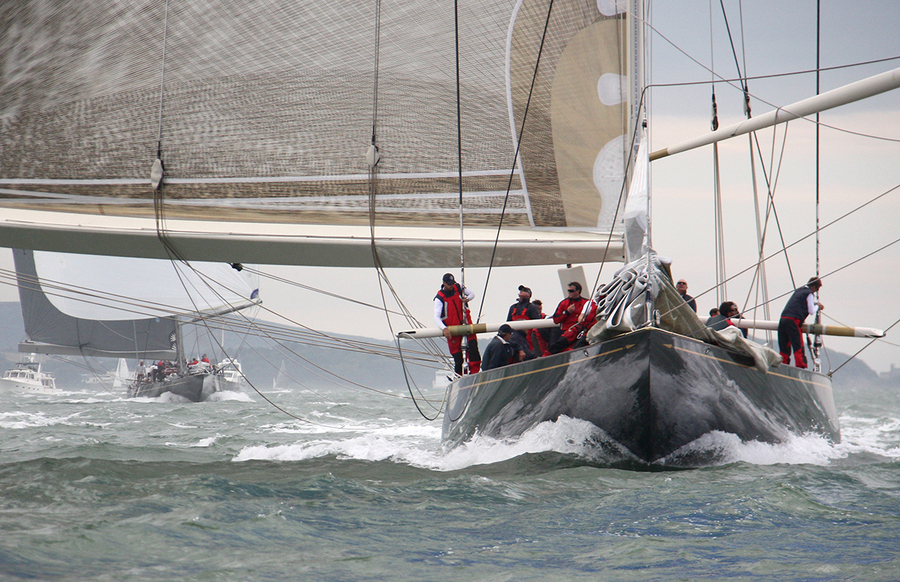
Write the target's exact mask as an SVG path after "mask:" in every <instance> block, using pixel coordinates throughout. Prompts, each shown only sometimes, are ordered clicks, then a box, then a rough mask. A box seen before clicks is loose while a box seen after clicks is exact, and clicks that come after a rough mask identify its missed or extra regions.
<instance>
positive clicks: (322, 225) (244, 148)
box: [0, 0, 631, 266]
mask: <svg viewBox="0 0 900 582" xmlns="http://www.w3.org/2000/svg"><path fill="white" fill-rule="evenodd" d="M607 5H609V6H613V3H610V2H596V1H595V0H590V1H589V0H577V1H569V2H556V3H551V2H550V1H549V0H519V1H515V0H500V1H490V2H487V1H484V2H475V3H469V4H466V5H464V6H462V7H461V8H460V13H459V27H458V33H457V29H456V27H455V25H454V21H455V18H454V11H453V8H452V5H446V4H442V3H435V2H424V1H421V0H414V1H412V2H410V1H409V0H402V1H401V0H381V1H380V2H377V3H360V2H347V1H344V0H340V1H335V2H313V3H310V2H301V3H280V4H273V3H270V2H260V1H250V2H244V3H241V4H240V5H239V6H238V5H235V4H234V3H232V2H226V1H224V0H205V1H203V2H188V3H182V2H167V1H166V0H138V1H134V2H128V3H125V4H122V3H121V2H115V1H114V0H98V1H96V2H75V3H72V2H63V1H62V0H49V1H46V0H22V1H21V2H15V3H9V4H7V5H5V6H3V7H0V31H2V32H0V52H2V53H3V55H4V63H3V66H2V67H0V124H2V128H3V130H2V132H0V204H2V205H3V206H5V207H7V209H8V211H5V212H4V216H3V217H0V244H2V245H7V246H11V247H15V246H19V247H26V248H36V249H48V250H52V249H56V250H60V249H63V248H67V249H69V250H73V248H74V250H78V252H86V253H104V252H110V251H109V249H110V247H111V246H114V247H115V251H114V252H118V253H120V254H123V255H131V256H157V257H158V256H163V250H164V247H163V243H162V242H161V241H160V240H159V239H158V238H157V237H156V233H157V228H159V230H161V231H163V232H165V233H168V234H171V239H170V241H169V242H170V244H175V245H176V247H177V248H178V250H179V252H180V253H181V254H182V255H183V256H186V257H187V258H189V259H205V260H220V261H228V262H235V261H246V262H266V261H265V259H266V257H267V256H268V258H270V259H271V260H272V262H290V263H294V264H321V265H332V264H343V263H340V261H344V260H346V257H347V256H348V255H349V256H350V257H352V260H353V261H354V265H356V266H361V265H362V264H363V263H365V262H366V261H367V260H368V261H371V259H366V257H365V252H366V248H365V244H366V243H367V239H368V236H369V234H370V232H369V227H370V226H371V225H375V226H377V227H378V228H379V229H383V228H384V229H391V228H393V229H401V230H399V231H396V232H395V233H394V234H392V235H390V236H392V237H393V238H392V240H393V244H388V245H387V247H386V249H385V250H386V256H385V257H383V259H385V260H383V261H382V262H383V263H385V264H386V266H427V265H428V264H441V263H443V264H446V263H445V262H443V261H444V253H443V251H442V250H441V249H444V248H452V247H453V246H458V227H459V207H458V205H459V199H460V188H461V189H462V199H463V208H464V223H465V226H466V228H471V229H473V231H474V232H473V233H472V235H471V238H472V244H473V246H474V247H475V257H476V258H475V260H474V263H473V264H475V265H477V264H484V263H486V262H487V261H488V260H489V258H490V256H491V255H492V253H490V252H487V251H480V250H478V248H479V245H482V246H483V247H488V246H489V244H490V243H492V242H493V239H494V234H495V229H496V227H497V226H498V224H499V223H500V219H501V216H502V221H503V227H504V231H505V232H506V235H505V236H503V237H501V239H500V241H499V245H500V253H499V255H500V259H499V260H500V261H501V262H502V263H503V264H526V263H535V262H537V263H560V262H574V261H588V260H595V261H596V260H600V259H601V256H602V255H601V254H600V252H601V251H604V250H608V251H609V252H608V257H607V258H617V259H619V260H621V258H622V243H621V226H620V224H619V223H620V220H616V221H615V222H614V217H616V216H617V209H618V208H619V205H620V204H621V201H620V199H619V198H620V196H621V191H622V183H623V181H624V179H625V169H626V164H625V161H624V160H625V159H626V156H625V154H626V153H627V151H626V150H627V147H628V144H629V143H630V142H629V138H628V137H627V136H629V135H630V130H631V128H630V127H629V126H628V123H627V120H628V118H629V111H628V108H629V107H628V105H627V103H626V102H625V100H624V99H623V97H622V96H623V94H625V93H627V92H626V91H625V90H624V87H627V86H628V81H627V78H628V76H629V75H630V72H629V70H628V62H627V59H626V58H625V57H624V54H625V53H626V51H625V50H623V43H625V42H626V37H627V34H626V31H627V30H628V28H627V22H628V20H629V16H628V15H627V14H626V13H623V12H618V11H617V10H615V8H614V6H613V7H612V8H604V7H605V6H607ZM545 24H546V30H547V35H546V39H545V42H544V43H543V48H541V46H542V45H541V40H542V37H543V30H544V28H545ZM457 36H458V41H459V58H460V62H459V83H460V108H461V117H460V121H459V122H460V127H461V131H460V139H461V144H460V146H459V147H460V150H461V151H458V149H457V148H458V142H457V116H456V111H457V102H456V100H457V97H456V96H457V80H456V62H455V61H456V56H455V55H456V43H457ZM533 77H534V78H535V83H534V85H533V88H532V83H531V79H532V78H533ZM520 140H521V149H520V148H519V141H520ZM370 145H374V146H375V147H377V148H378V153H379V156H380V161H379V162H378V164H377V166H375V167H374V168H372V167H370V166H369V165H368V164H367V161H366V155H365V154H366V151H367V149H368V148H369V146H370ZM157 159H158V160H159V161H160V163H157V162H156V160H157ZM373 161H374V160H373ZM460 161H461V170H462V184H461V186H460V184H459V182H458V173H459V171H460ZM151 173H153V174H154V176H155V180H158V183H159V186H160V187H159V189H154V187H153V186H152V185H151ZM47 211H54V212H57V213H58V212H64V213H67V215H68V216H69V218H61V217H57V218H48V216H49V215H50V212H47ZM73 214H95V215H97V217H96V219H90V220H94V222H91V221H90V220H87V219H86V220H78V219H76V218H71V216H72V215H73ZM110 217H112V218H110ZM125 217H127V218H128V219H129V220H132V221H136V222H133V223H129V224H133V225H134V226H133V227H129V228H127V229H126V228H125V227H124V226H123V224H122V223H121V219H123V218H125ZM618 219H621V216H620V215H619V216H618ZM187 220H192V221H202V222H212V223H214V224H217V225H220V226H213V227H203V228H195V227H194V226H193V224H192V223H189V222H182V221H187ZM440 227H445V228H446V232H443V233H441V232H439V233H438V234H435V232H436V230H435V229H436V228H437V229H438V231H439V229H440ZM478 229H483V230H482V231H479V230H478ZM611 229H612V230H614V231H615V233H616V234H615V236H614V237H613V239H612V240H613V243H614V244H613V247H612V248H610V249H606V248H605V245H606V244H607V241H608V239H609V236H608V235H609V232H610V230H611ZM270 231H277V232H278V235H277V236H276V235H270V236H269V238H265V237H266V235H268V234H269V233H270ZM313 231H314V232H315V234H310V233H311V232H313ZM547 231H550V233H551V234H548V233H547ZM560 232H562V233H563V234H565V235H566V236H563V237H560V236H556V234H555V233H560ZM66 233H76V234H75V235H73V236H66ZM110 233H113V234H115V235H116V236H117V237H118V238H117V239H116V240H117V241H118V242H117V243H116V244H115V245H109V244H101V242H100V241H104V243H108V242H109V240H110V239H109V238H108V237H109V236H110ZM348 233H349V234H348ZM448 233H450V234H448ZM378 236H379V241H380V232H379V233H378ZM103 237H107V238H103ZM275 238H277V239H278V240H277V242H278V243H279V244H282V245H296V246H299V247H301V250H299V251H297V252H285V253H282V252H278V253H268V255H267V254H266V252H265V250H262V249H265V248H267V245H271V244H272V243H273V240H272V239H275ZM467 238H469V237H467ZM128 239H132V240H137V241H139V242H135V243H131V244H129V243H128V242H127V240H128ZM181 240H183V241H184V245H183V246H180V247H179V246H177V245H178V243H179V241H181ZM196 240H199V241H201V243H200V244H196V245H193V246H192V245H191V244H190V243H191V242H193V241H196ZM229 240H231V241H232V242H234V241H238V242H237V244H232V245H230V246H229V245H224V244H218V243H219V242H227V241H229ZM172 241H175V242H172ZM417 241H422V242H417ZM210 243H213V244H210ZM72 245H77V247H73V246H72ZM523 245H528V246H529V247H530V252H528V253H522V252H515V249H517V248H519V247H521V246H523ZM336 248H337V249H341V248H347V249H350V251H351V252H350V253H349V254H347V253H345V254H344V255H343V256H340V255H341V253H340V252H337V253H336V252H334V251H335V249H336ZM104 249H105V250H104ZM355 249H358V250H359V252H358V255H359V256H357V255H355V254H353V253H354V252H356V251H355ZM507 249H511V251H512V252H510V254H509V255H508V256H507V255H505V254H504V253H505V250H507ZM432 254H435V256H434V258H430V259H429V260H427V261H426V262H425V263H423V261H422V257H423V255H424V256H426V257H430V256H431V255H432Z"/></svg>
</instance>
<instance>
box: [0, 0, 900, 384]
mask: <svg viewBox="0 0 900 582" xmlns="http://www.w3.org/2000/svg"><path fill="white" fill-rule="evenodd" d="M712 4H714V5H715V8H717V9H718V2H713V3H712ZM709 5H710V2H709V0H704V1H700V0H654V11H655V12H654V14H653V17H652V18H653V24H654V26H655V27H656V28H657V30H658V31H659V33H661V34H662V35H663V36H664V37H665V38H666V39H668V41H671V43H673V44H674V45H676V46H677V47H679V48H680V49H681V50H683V51H684V52H686V53H687V54H689V55H691V56H692V57H693V58H695V59H696V60H698V61H700V62H701V63H703V64H704V65H707V66H708V65H709V63H710V59H711V56H710V47H709V30H710V24H709V16H708V14H709ZM725 5H726V8H727V9H728V10H729V13H728V20H729V24H730V25H731V29H732V34H733V36H734V37H735V39H736V42H738V43H739V42H741V41H740V39H741V37H742V35H743V38H745V39H746V51H747V56H746V61H745V60H744V57H743V56H742V52H741V48H740V46H738V48H737V50H738V56H739V60H740V62H741V68H742V70H743V69H744V67H745V66H746V72H747V74H749V75H750V76H751V77H753V76H761V75H770V74H775V73H784V72H792V71H801V70H810V69H813V68H814V67H815V63H816V59H815V26H816V15H815V10H816V2H815V1H814V0H795V1H792V2H778V1H756V2H749V3H745V7H744V14H743V15H741V14H740V13H739V11H738V5H737V3H736V2H734V1H726V2H725ZM822 7H823V16H822V22H823V40H822V66H823V67H831V66H836V65H842V64H849V63H854V62H859V61H865V60H872V59H878V58H884V57H890V56H900V35H897V33H896V30H895V27H896V23H897V22H900V18H898V16H900V3H897V2H896V1H892V0H882V1H860V2H846V1H843V2H839V1H835V0H823V1H822ZM742 16H743V18H742ZM721 21H722V19H721V14H719V13H717V14H716V16H715V17H714V25H715V28H716V31H717V32H716V36H715V39H714V42H715V51H714V54H713V56H712V58H713V59H714V64H715V67H716V69H717V70H719V71H724V72H723V73H721V74H722V75H723V76H725V77H729V78H732V77H735V76H737V75H736V73H735V65H734V57H733V56H732V52H731V48H730V47H729V46H728V45H727V44H726V43H727V37H726V36H725V34H724V33H723V32H721V31H720V29H721ZM741 29H743V32H741ZM668 41H666V40H664V38H662V37H661V36H658V35H656V34H654V35H653V43H652V50H653V53H652V54H653V70H652V81H653V83H656V84H662V83H675V82H685V81H706V80H709V78H710V74H709V73H708V72H706V71H705V69H703V68H702V67H701V66H699V65H697V64H696V63H693V62H692V61H691V60H689V59H688V58H687V57H686V56H685V55H684V54H682V53H681V52H679V51H677V50H676V49H674V48H673V47H672V45H671V44H669V42H668ZM895 67H900V62H896V61H895V62H890V63H881V64H876V65H871V66H866V67H856V68H853V69H845V70H841V71H834V72H826V73H823V74H822V77H821V83H822V91H826V90H829V89H832V88H834V87H836V86H839V85H841V84H844V83H847V82H850V81H854V80H857V79H860V78H863V77H867V76H870V75H874V74H876V73H879V72H882V71H885V70H888V69H891V68H895ZM749 87H750V92H751V95H752V97H751V104H752V108H753V112H754V114H755V115H759V114H762V113H765V112H767V111H769V110H771V109H772V108H773V107H772V105H769V104H767V103H765V102H768V103H771V104H773V105H776V106H777V105H787V104H789V103H792V102H794V101H797V100H800V99H803V98H805V97H808V96H811V95H813V94H814V93H815V76H814V75H812V74H809V75H802V76H790V77H782V78H779V79H772V80H751V81H750V84H749ZM716 96H717V100H718V106H719V120H720V126H725V125H729V124H731V123H735V122H737V121H740V120H742V119H743V113H742V110H741V98H740V94H739V92H738V91H737V90H735V89H734V88H731V87H729V86H727V85H724V84H720V85H718V86H717V88H716ZM898 104H900V91H895V92H893V93H889V94H886V95H882V96H880V97H876V98H873V99H871V100H869V101H867V102H866V103H863V104H855V105H850V106H845V107H843V108H840V109H836V110H832V111H829V112H825V113H823V114H822V116H821V121H822V123H824V124H827V125H828V126H831V127H834V128H840V129H841V130H845V131H838V130H836V129H831V128H824V127H823V128H822V130H821V174H820V176H821V186H820V199H821V204H820V207H819V215H820V219H819V220H820V224H822V225H825V224H828V223H829V222H831V221H833V220H834V219H836V218H837V217H839V216H842V215H843V214H845V213H847V212H849V211H850V210H852V209H854V208H856V207H857V206H859V205H861V204H863V203H864V202H867V201H869V200H871V199H873V198H875V197H876V196H878V195H880V194H882V193H884V192H886V191H888V190H889V189H890V188H892V187H894V186H896V185H898V184H900V171H898V169H897V168H898V165H897V163H896V161H895V160H897V159H898V156H900V143H898V142H896V141H884V140H873V139H871V138H868V137H861V136H857V135H853V134H851V133H847V132H857V133H859V134H864V135H876V136H882V137H887V138H891V139H893V140H898V139H900V107H898ZM651 105H652V109H651V118H650V128H651V139H652V147H651V149H652V150H655V149H660V148H662V147H665V146H667V145H671V144H673V143H677V142H680V141H683V140H685V139H688V138H691V137H695V136H697V135H700V134H703V133H705V132H706V131H708V128H709V111H710V90H709V87H708V86H694V87H660V88H657V89H654V91H653V93H652V101H651ZM783 137H784V126H782V127H781V128H780V129H778V130H777V133H776V134H775V137H774V139H773V132H772V130H766V131H763V132H760V133H759V136H758V138H759V144H760V147H761V149H762V152H763V159H764V160H765V164H766V167H767V168H769V167H771V166H772V165H773V159H774V163H775V164H778V163H779V161H780V163H781V170H780V172H779V173H778V176H777V183H776V187H775V193H774V198H775V205H776V211H777V213H778V218H779V226H780V230H781V234H779V232H778V229H777V228H770V229H769V230H768V235H767V237H768V243H767V246H766V254H767V255H769V254H772V253H774V252H775V251H776V250H777V249H778V248H780V246H781V244H780V242H779V238H780V237H783V238H784V240H785V241H786V242H787V243H788V244H790V243H793V242H794V241H797V240H798V239H801V238H802V237H805V236H807V235H809V234H810V233H812V232H813V231H814V229H815V220H816V209H815V198H816V196H815V153H814V152H815V150H814V146H815V129H814V125H813V124H812V123H809V122H804V121H802V120H801V121H795V122H792V123H791V124H790V125H789V128H788V130H787V145H786V148H785V152H784V156H783V158H781V157H780V156H779V153H778V152H779V151H780V147H781V141H782V139H783ZM748 141H749V140H748V138H747V137H746V136H744V137H740V138H735V139H734V140H731V141H730V142H725V143H723V144H721V145H720V147H719V153H720V157H721V158H722V162H721V172H722V192H723V194H722V196H723V207H724V208H725V209H726V211H725V216H724V228H725V232H726V237H725V249H726V268H727V273H728V275H729V276H734V275H736V274H737V273H739V272H741V271H743V270H744V269H747V268H748V267H751V266H752V265H754V264H755V260H756V223H755V218H754V212H753V191H752V189H751V184H752V182H751V175H750V172H749V162H748V159H749V154H748ZM773 143H774V144H776V154H775V155H774V158H773V154H772V149H773ZM651 180H652V181H651V189H652V197H653V198H652V205H653V209H652V212H653V216H652V220H653V222H652V224H653V245H654V247H655V248H656V250H657V251H658V252H659V253H660V254H662V255H665V256H668V257H671V258H672V259H673V274H674V275H675V277H678V278H682V277H683V278H686V279H687V280H688V282H689V286H690V289H689V293H690V294H692V295H694V296H695V297H697V304H698V311H699V312H701V313H706V312H707V311H708V310H709V308H711V307H713V306H715V305H716V304H717V303H718V300H717V298H716V295H715V292H714V291H711V292H708V293H706V292H707V291H708V290H711V289H713V287H714V286H715V246H714V244H715V240H714V222H713V221H714V210H713V208H714V205H713V175H712V149H711V147H709V146H707V147H704V148H701V149H699V150H695V151H693V152H688V153H684V154H679V155H677V156H673V157H671V158H667V159H663V160H659V161H656V162H654V163H653V164H652V165H651ZM774 180H775V179H774V178H773V181H774ZM757 181H758V183H759V197H760V199H763V198H764V197H765V178H764V177H763V176H762V175H761V174H759V175H758V176H757ZM898 218H900V192H897V193H891V194H888V195H887V196H885V197H883V198H882V199H881V200H879V201H877V202H874V203H872V204H871V205H870V206H868V207H867V208H865V209H864V210H862V211H860V212H858V213H856V214H854V215H853V216H852V217H851V218H849V219H846V220H844V221H842V222H841V223H839V224H837V225H835V226H831V227H828V228H827V229H825V230H824V231H822V232H821V247H820V255H821V267H820V272H821V273H822V275H824V276H825V279H824V286H823V288H822V291H821V300H822V302H823V303H824V304H825V306H826V309H825V312H824V313H825V315H826V316H827V317H826V320H825V322H826V323H832V324H835V323H840V324H847V325H859V326H867V327H878V328H882V329H884V328H887V327H888V326H890V325H891V324H893V323H894V321H895V320H897V319H900V305H898V304H897V302H896V301H894V300H893V298H894V295H895V291H894V290H895V289H897V288H898V283H900V281H898V280H897V278H898V275H897V274H898V273H900V264H898V263H900V244H897V245H895V246H892V247H890V248H889V249H887V250H885V251H882V252H881V253H878V254H877V255H875V256H873V257H871V258H868V259H865V260H863V261H861V262H858V263H856V264H853V265H850V264H851V263H852V262H853V261H856V260H857V259H859V258H860V257H862V256H864V255H866V254H867V253H871V252H873V251H875V250H876V249H878V248H879V247H881V246H883V245H885V244H888V243H890V242H892V241H894V240H895V239H897V238H898V237H900V234H897V233H898V229H897V228H896V226H895V225H896V224H897V223H898ZM0 255H2V260H0V266H3V267H4V268H11V257H10V253H9V252H8V251H4V252H3V253H0ZM789 259H790V268H791V270H792V272H793V281H792V280H791V277H790V275H789V273H788V269H787V266H786V262H785V260H784V257H781V258H774V259H772V260H770V261H769V262H768V263H767V271H768V280H769V295H770V297H773V298H774V297H778V296H781V295H783V294H786V293H789V292H790V291H791V290H792V289H793V288H794V286H795V284H796V285H799V284H802V283H804V282H805V281H806V279H807V278H808V277H810V276H811V275H812V274H814V273H815V268H816V265H815V244H814V238H812V237H811V238H808V239H806V240H805V241H804V242H802V243H800V244H798V245H796V246H794V247H792V248H791V250H790V251H789ZM848 265H850V266H848ZM260 268H261V269H262V270H263V271H266V272H269V273H272V274H274V275H276V276H278V277H282V278H285V279H288V280H291V281H296V282H298V283H301V284H303V285H308V286H312V287H316V288H321V289H326V290H328V291H330V292H332V293H336V294H340V295H346V296H350V297H353V298H356V299H360V300H362V301H366V302H369V303H373V304H378V305H380V303H381V294H380V292H379V288H378V281H377V278H376V275H375V273H374V271H372V270H365V269H343V270H338V269H329V268H300V267H268V266H262V267H260ZM598 268H599V266H598V265H585V272H586V275H587V279H588V281H589V282H592V281H594V279H595V277H596V276H597V272H598ZM614 270H615V265H610V266H608V267H606V268H605V269H604V271H603V273H604V276H603V278H602V281H606V280H607V279H608V277H609V275H611V274H612V272H613V271H614ZM444 271H452V272H454V273H457V274H458V273H459V269H458V265H457V266H453V265H448V266H447V268H446V269H422V270H391V271H389V273H388V274H389V276H390V278H391V281H392V283H393V284H394V286H395V288H396V289H397V290H398V291H399V292H400V293H401V295H402V298H403V301H404V302H405V304H406V305H407V307H408V308H410V309H411V310H412V311H413V313H414V314H415V315H416V317H417V318H418V319H419V320H420V321H421V322H422V323H423V324H424V325H425V326H428V327H430V326H432V325H433V321H432V317H431V299H432V298H433V296H434V293H435V291H436V290H437V288H438V287H439V284H440V275H441V274H442V273H443V272H444ZM832 273H833V274H832ZM485 277H486V270H485V269H467V270H466V282H467V284H468V285H469V286H470V287H472V288H473V289H475V290H476V291H477V293H478V296H479V301H481V298H482V297H484V301H485V303H484V306H483V308H482V309H483V311H484V316H483V317H482V320H483V321H485V320H501V319H504V318H505V315H506V310H507V308H508V306H509V305H510V304H511V303H512V302H513V301H515V298H516V293H517V292H516V287H517V286H518V285H519V284H525V285H528V286H529V287H531V288H532V289H533V290H534V293H535V294H534V297H535V298H540V299H542V300H543V301H544V303H545V312H549V311H552V309H553V308H554V307H555V305H556V303H557V302H558V301H559V300H561V299H562V298H563V294H562V291H561V286H560V281H559V278H558V276H557V272H556V268H555V267H546V268H537V267H535V268H524V267H523V268H513V269H503V270H499V269H498V270H495V271H494V272H493V273H492V274H491V280H490V285H489V287H488V289H487V291H486V292H485ZM564 282H565V281H564ZM750 282H751V281H750V274H749V272H748V274H745V275H739V276H737V277H735V278H734V279H733V280H732V281H729V283H728V287H727V290H728V295H727V298H728V299H729V300H732V301H735V302H737V303H738V305H739V306H741V307H742V308H744V307H745V305H746V306H748V307H749V306H753V305H756V304H757V303H758V301H759V300H758V299H757V298H756V297H755V296H754V295H751V294H750V293H751V291H750V287H749V285H750ZM261 294H262V296H263V299H264V304H265V306H266V307H267V308H268V309H271V310H272V311H274V312H277V313H281V314H284V315H285V316H287V317H288V318H290V319H291V320H293V321H296V322H300V323H302V324H304V325H306V326H308V327H311V328H315V329H320V330H323V331H326V332H340V333H352V334H357V335H363V336H370V337H378V338H388V337H389V333H390V332H389V329H388V326H387V323H386V321H385V317H384V315H383V314H381V313H379V312H378V311H376V310H372V309H367V308H363V307H359V306H355V305H352V304H347V303H345V302H341V301H337V300H334V299H329V298H327V297H325V296H323V295H320V294H317V293H313V292H311V291H306V290H303V289H299V288H297V287H294V286H292V285H289V284H286V283H280V282H274V281H267V280H265V279H264V280H263V282H262V284H261ZM0 299H2V300H7V301H10V300H16V299H17V296H16V294H15V290H14V289H13V288H12V287H8V286H0ZM785 301H786V297H782V298H779V299H774V300H773V301H772V304H771V318H772V319H777V317H778V315H779V314H780V312H781V309H782V307H783V305H784V302H785ZM389 307H391V308H393V306H392V305H389ZM477 310H478V309H477V308H476V309H475V311H476V312H477ZM263 317H265V318H266V319H273V317H272V316H271V315H267V314H263ZM406 326H407V324H406V323H404V322H403V321H402V320H400V319H399V318H397V319H395V320H394V330H395V331H396V330H398V329H402V328H405V327H406ZM894 337H897V338H900V326H898V328H897V329H896V330H893V333H890V334H889V336H888V338H887V340H888V342H881V343H879V344H878V345H875V346H872V347H870V348H868V349H867V350H866V351H864V352H863V354H862V355H861V357H862V359H863V360H864V361H865V362H866V363H867V364H868V365H870V366H871V367H873V368H874V369H876V370H878V371H884V370H887V369H888V368H889V367H890V365H891V364H892V363H895V362H897V363H900V350H898V347H897V346H896V345H893V344H892V343H889V342H894V341H897V344H898V345H900V339H898V340H894V339H892V338H894ZM866 341H867V340H859V339H841V338H827V339H826V346H827V347H831V348H833V349H835V350H839V351H842V352H845V353H854V352H856V351H857V350H858V349H860V348H862V347H863V346H864V345H865V343H866ZM824 366H825V368H826V370H827V368H828V362H827V361H825V362H824Z"/></svg>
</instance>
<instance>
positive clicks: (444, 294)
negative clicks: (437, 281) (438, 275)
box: [434, 273, 481, 376]
mask: <svg viewBox="0 0 900 582" xmlns="http://www.w3.org/2000/svg"><path fill="white" fill-rule="evenodd" d="M474 298H475V292H474V291H472V290H471V289H467V288H466V287H463V286H462V285H460V284H459V283H457V282H456V279H454V277H453V274H452V273H446V274H445V275H444V277H443V280H442V283H441V288H440V289H439V290H438V292H437V295H435V296H434V321H435V322H436V323H437V324H438V327H440V328H441V329H442V330H444V337H445V338H447V345H448V346H449V347H450V355H451V356H453V369H454V370H455V371H456V373H457V374H458V375H460V376H461V375H462V373H463V355H462V337H460V336H451V335H450V330H449V329H447V328H448V327H449V326H453V325H466V324H468V325H471V324H472V316H471V314H470V313H469V307H468V303H469V301H471V300H472V299H474ZM466 354H467V355H468V357H469V373H470V374H475V373H477V372H478V371H479V370H481V354H480V353H479V351H478V338H477V337H476V336H475V334H472V335H470V336H468V347H467V348H466Z"/></svg>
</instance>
